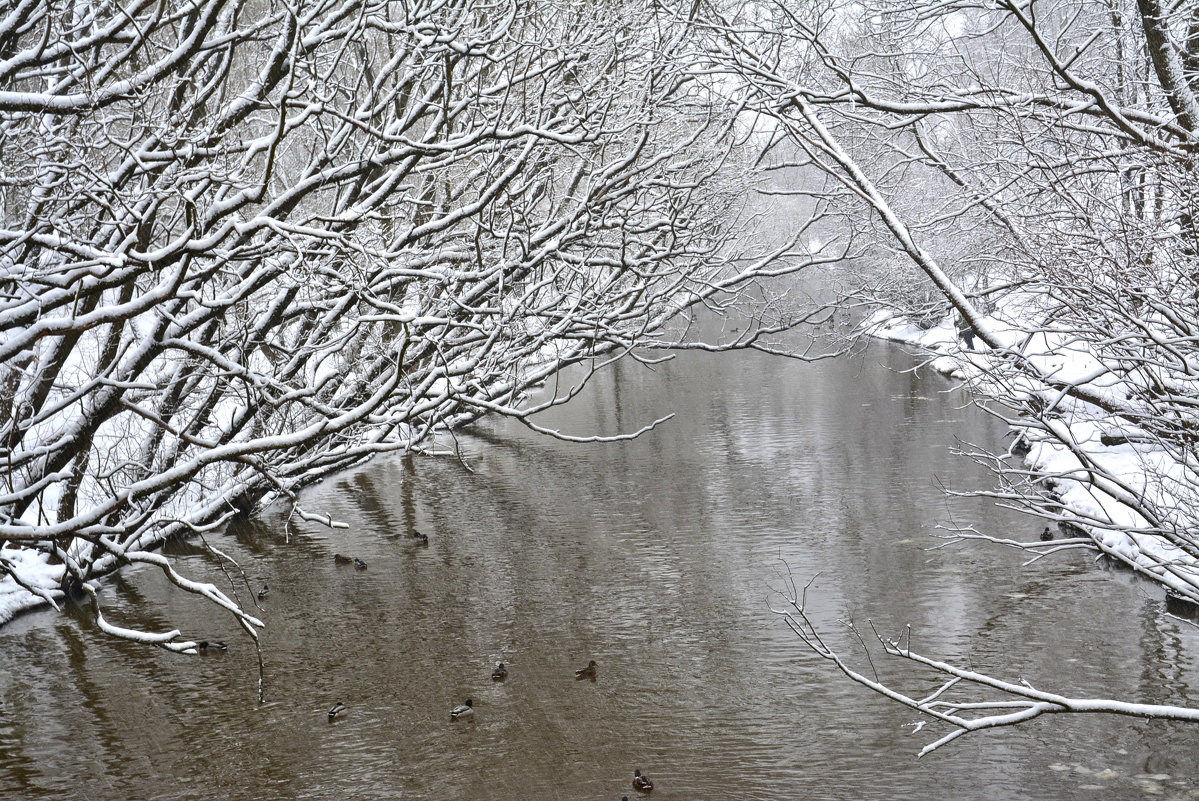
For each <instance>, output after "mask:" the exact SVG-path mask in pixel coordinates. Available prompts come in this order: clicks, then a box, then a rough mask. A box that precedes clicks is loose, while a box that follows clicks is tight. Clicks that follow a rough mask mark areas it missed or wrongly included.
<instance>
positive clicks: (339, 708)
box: [329, 701, 346, 720]
mask: <svg viewBox="0 0 1199 801" xmlns="http://www.w3.org/2000/svg"><path fill="white" fill-rule="evenodd" d="M345 711H346V705H345V704H343V703H342V702H341V701H338V702H337V703H336V704H334V705H333V706H332V708H330V709H329V720H333V718H335V717H337V716H338V715H340V714H341V713H342V712H345Z"/></svg>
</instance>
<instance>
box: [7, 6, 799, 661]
mask: <svg viewBox="0 0 1199 801" xmlns="http://www.w3.org/2000/svg"><path fill="white" fill-rule="evenodd" d="M675 22H676V21H674V20H672V19H671V18H669V17H668V16H666V15H664V13H663V12H661V11H660V10H658V9H657V8H656V7H655V4H654V3H650V2H637V1H636V0H632V1H631V2H621V1H620V0H615V1H614V2H606V3H602V4H595V3H588V2H569V1H568V0H563V1H562V2H528V3H525V2H519V3H518V2H514V1H509V0H416V1H415V2H414V1H412V0H408V1H406V2H401V1H400V0H394V1H389V2H365V1H364V0H298V2H284V3H252V2H245V1H244V0H197V2H194V3H189V4H186V5H184V6H180V7H178V8H175V7H172V6H170V5H169V4H163V3H152V2H147V1H146V0H128V2H126V3H125V4H123V5H122V4H120V3H116V2H96V3H86V4H79V3H66V2H57V0H20V1H19V2H16V3H14V4H12V5H10V6H9V7H8V8H7V9H6V10H5V11H4V12H3V13H2V14H0V153H2V154H3V159H2V161H0V164H2V165H3V177H2V178H0V193H2V194H0V203H2V208H3V215H4V224H3V225H2V226H0V270H2V271H3V272H2V275H0V387H2V388H3V389H2V390H0V392H2V396H3V401H2V402H0V415H2V416H0V461H2V462H3V464H4V470H3V476H4V486H3V489H2V494H0V540H2V541H6V542H7V546H6V547H5V548H4V549H3V550H2V551H0V571H3V574H7V577H8V578H7V580H8V581H10V582H15V583H16V584H17V585H19V586H20V587H22V588H23V589H24V591H25V592H26V593H27V594H26V595H24V596H21V597H22V598H23V599H24V600H20V601H18V602H15V603H10V604H9V607H8V613H11V611H12V610H13V609H15V608H19V607H20V606H21V605H22V604H25V603H39V602H48V603H56V602H57V601H58V600H59V599H61V598H62V597H63V595H64V593H70V592H83V593H86V594H89V595H91V597H92V601H93V604H94V607H95V610H96V620H97V621H98V623H99V624H100V625H101V626H102V627H103V628H104V629H105V630H106V631H109V632H111V633H114V634H117V635H120V636H126V637H131V638H134V639H141V640H143V641H147V642H152V643H155V644H158V645H161V646H163V647H166V648H169V649H172V650H176V651H183V652H194V648H195V643H194V642H192V641H191V640H189V639H187V638H185V637H183V636H182V635H181V634H180V632H178V631H167V632H162V633H158V634H153V633H146V632H139V631H137V630H135V629H132V628H125V627H122V626H118V625H116V624H114V623H110V622H108V621H106V620H105V619H104V617H103V615H102V613H101V610H100V607H99V603H98V601H97V599H96V594H95V586H96V585H95V580H96V579H97V578H98V577H101V576H103V575H105V574H107V573H109V572H111V571H113V570H116V569H118V568H119V567H121V566H122V565H125V564H128V563H130V562H144V563H150V564H154V565H157V566H158V567H160V568H161V569H163V570H164V571H165V572H166V573H167V575H168V576H169V577H170V579H171V580H172V581H173V582H175V583H176V584H177V585H178V586H179V587H181V588H183V589H185V590H187V591H190V592H194V593H199V594H201V595H203V596H205V597H207V598H208V599H210V600H211V601H213V602H214V603H216V604H218V605H219V606H221V607H223V608H224V609H226V610H228V612H229V613H231V614H232V615H234V616H235V617H236V619H237V620H239V621H240V622H241V624H242V626H243V627H244V628H245V630H246V631H247V632H249V633H250V635H251V636H253V635H254V631H255V629H256V628H257V627H258V626H260V625H261V620H260V619H258V618H257V617H256V616H255V614H254V613H253V609H252V604H253V597H252V594H250V592H249V588H248V586H247V582H246V580H245V578H244V577H241V576H240V574H239V572H238V570H237V568H236V565H226V566H227V567H228V568H230V570H229V573H228V575H229V576H230V581H229V585H228V586H227V587H224V588H218V587H217V586H216V585H214V584H210V583H198V582H194V581H191V580H189V579H187V578H186V577H184V576H182V575H179V574H178V573H177V572H176V571H175V570H174V569H173V567H172V566H171V563H170V561H169V560H168V559H166V558H165V557H163V556H161V555H159V554H156V553H153V551H154V549H155V547H156V546H157V545H159V544H161V543H163V542H164V541H165V540H167V539H168V538H171V537H175V536H183V535H192V534H198V535H201V536H202V535H203V534H204V533H205V532H208V531H212V530H213V529H215V528H216V527H219V526H221V525H223V524H224V523H226V522H227V521H228V520H230V519H231V518H232V517H234V516H236V515H244V514H248V513H250V512H251V511H252V510H253V509H254V508H256V507H258V506H260V505H262V504H265V503H268V502H271V501H277V500H282V501H284V502H286V503H289V504H290V505H291V509H292V510H293V514H296V515H299V516H302V517H310V518H319V517H320V516H319V514H318V513H317V512H316V511H308V510H305V509H303V508H302V506H301V505H299V503H298V500H297V492H298V490H299V489H300V488H301V487H303V486H304V485H306V484H308V483H310V482H312V481H315V480H316V479H318V478H320V477H321V476H324V475H327V474H329V473H330V472H332V471H336V470H339V469H342V468H344V467H346V466H347V465H351V464H354V463H356V462H359V461H361V460H363V459H365V458H368V457H370V456H372V455H374V454H378V453H381V452H386V451H393V450H397V449H414V448H422V447H426V446H427V445H428V444H429V443H430V442H431V441H432V437H433V435H434V434H435V433H436V432H437V431H439V430H444V429H445V428H447V427H452V426H455V425H459V424H461V423H464V422H467V421H469V420H472V419H474V418H476V417H477V416H479V415H481V414H484V413H488V412H495V413H501V414H507V415H512V416H515V417H518V418H519V419H521V420H523V421H525V422H526V423H527V424H528V425H530V426H533V427H536V425H535V424H534V423H533V422H532V420H530V419H529V416H530V415H532V414H534V413H535V412H536V411H538V410H539V409H540V408H544V405H548V404H555V403H561V402H564V401H565V400H568V399H569V397H571V396H572V395H573V393H574V392H575V391H576V389H577V388H571V389H565V390H563V391H562V392H560V393H559V394H557V395H556V396H554V397H553V398H552V399H551V400H549V401H547V403H546V404H543V405H542V406H541V407H530V406H528V405H527V404H526V403H525V398H526V396H527V393H528V391H529V390H530V388H531V387H533V386H535V385H536V384H538V382H541V381H542V380H544V379H545V378H546V377H548V376H550V375H553V374H554V373H555V372H557V371H559V370H560V369H562V368H563V367H564V366H566V365H570V364H576V363H580V362H586V363H588V364H589V365H591V369H593V370H594V369H598V368H599V367H600V366H602V365H603V364H604V363H606V362H610V361H612V360H615V359H619V358H626V357H633V358H644V357H643V356H638V354H639V353H647V352H653V351H654V350H656V349H662V348H666V347H670V346H672V345H675V344H678V342H679V338H680V336H681V334H680V326H678V325H677V324H675V323H674V322H673V321H675V320H677V319H678V318H679V315H680V313H682V312H685V311H686V310H688V309H691V308H693V307H695V306H696V305H697V304H709V305H711V306H712V307H713V308H715V309H716V310H717V311H724V310H726V309H727V308H728V307H729V306H730V305H737V304H741V305H744V306H745V310H746V312H747V313H749V314H751V315H753V316H754V317H755V320H756V322H755V325H754V326H753V327H752V328H751V329H750V331H749V332H747V333H745V334H743V335H742V336H741V337H740V338H739V339H738V340H737V341H735V342H726V343H716V344H715V345H713V346H714V347H758V348H764V349H770V350H773V349H774V347H773V346H772V345H771V344H769V342H768V340H769V336H770V334H772V333H774V332H778V331H781V330H783V329H785V328H786V327H787V326H788V325H789V324H790V323H791V322H793V321H789V320H785V319H782V318H781V316H780V315H781V312H780V311H779V310H778V309H777V308H776V307H774V306H772V305H771V303H770V302H768V301H761V300H760V298H761V297H762V296H761V295H760V294H754V295H753V298H751V296H750V294H749V293H747V292H746V291H745V290H746V288H747V287H749V286H750V285H751V284H752V283H753V282H754V281H755V280H756V279H757V278H758V277H760V276H763V275H776V274H780V273H783V272H787V271H790V270H796V269H799V268H801V267H802V266H803V265H804V264H805V263H806V262H807V261H809V260H810V259H809V257H808V254H805V253H803V252H802V251H801V250H800V249H798V248H796V247H793V246H792V243H790V242H784V243H782V244H776V245H775V246H773V248H772V249H770V250H769V251H766V250H763V251H762V252H757V253H755V252H752V251H751V250H749V249H747V248H744V247H742V249H741V250H736V249H735V247H734V244H735V237H736V235H737V234H738V232H739V231H740V230H741V229H742V228H743V227H744V226H745V225H747V224H749V223H750V222H752V219H751V217H752V215H751V214H750V213H749V212H748V211H746V210H745V209H744V206H743V203H742V200H741V199H742V197H743V195H744V185H743V183H742V182H741V181H739V180H733V179H730V178H729V176H730V174H731V175H733V176H734V178H735V177H736V174H737V173H738V172H739V169H733V170H730V169H729V167H730V165H732V166H736V167H739V166H740V164H741V162H740V161H739V160H740V159H741V158H743V156H742V144H743V143H742V141H741V139H740V137H741V134H742V132H741V131H740V130H739V128H738V126H737V125H736V113H735V109H730V108H727V107H725V106H724V105H723V104H720V103H716V102H714V99H713V96H712V95H711V87H709V86H706V85H705V84H704V82H702V81H699V80H697V78H696V75H697V73H696V71H695V70H694V69H693V68H692V67H693V62H691V61H690V60H689V59H688V58H686V57H685V56H687V54H689V53H690V52H692V43H691V40H690V38H689V37H690V36H691V33H690V32H689V31H688V30H686V29H685V28H684V27H682V26H680V25H677V24H674V23H675ZM754 298H757V299H758V300H757V301H755V302H756V303H757V305H756V306H755V307H754V308H752V309H751V308H749V307H748V305H747V304H749V303H750V302H751V300H753V299H754ZM647 424H648V425H653V424H654V422H653V421H647ZM634 433H636V432H630V434H634ZM326 522H327V523H330V524H334V523H333V521H330V520H326ZM212 553H213V554H214V555H215V556H216V557H218V558H219V559H221V560H222V561H224V560H225V557H224V556H223V555H222V554H220V553H219V552H216V551H215V550H214V551H212Z"/></svg>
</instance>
